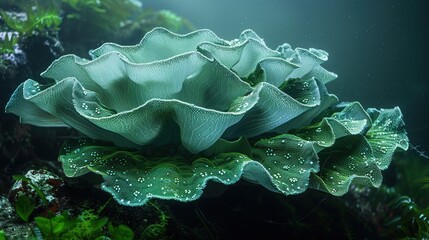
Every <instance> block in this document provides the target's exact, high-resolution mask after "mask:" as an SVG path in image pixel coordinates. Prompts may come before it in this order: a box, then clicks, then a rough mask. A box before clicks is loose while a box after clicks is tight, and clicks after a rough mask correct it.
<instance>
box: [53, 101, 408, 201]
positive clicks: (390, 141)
mask: <svg viewBox="0 0 429 240" xmlns="http://www.w3.org/2000/svg"><path fill="white" fill-rule="evenodd" d="M330 110H332V109H329V111H330ZM336 110H338V112H334V113H333V114H329V116H326V117H323V118H321V120H320V121H318V122H317V123H314V124H312V125H309V126H306V127H303V128H300V129H297V130H295V131H293V132H292V131H291V132H290V133H288V134H280V135H277V136H274V137H271V138H268V139H260V140H258V141H257V142H256V143H254V144H249V142H247V140H246V139H245V138H241V139H239V140H237V141H235V142H228V141H225V140H222V139H221V140H219V141H218V142H216V144H214V145H213V146H212V147H211V148H209V149H208V150H207V151H206V152H205V153H204V154H199V155H191V156H189V155H183V154H180V153H179V152H180V151H179V152H177V151H176V150H173V152H171V153H168V150H166V149H158V152H157V151H155V152H154V151H153V149H152V150H149V151H148V152H151V153H150V154H145V153H142V152H137V151H130V150H129V149H123V148H118V147H116V146H112V145H110V144H107V143H100V142H96V141H94V140H90V139H79V140H69V141H67V142H66V143H65V145H64V147H63V149H62V151H61V155H60V157H59V160H60V161H61V162H62V164H63V168H64V172H65V174H66V175H67V176H69V177H77V176H80V175H83V174H86V173H88V172H94V173H96V174H100V175H101V176H102V177H103V179H104V182H103V183H102V189H103V190H105V191H107V192H109V193H110V194H112V196H113V197H114V198H115V199H116V200H117V201H118V202H119V203H121V204H124V205H129V206H141V205H144V204H145V203H146V202H147V201H148V200H150V199H152V198H156V199H173V200H177V201H183V202H187V201H193V200H196V199H198V198H199V197H200V196H201V195H202V193H203V189H204V188H205V187H206V184H207V182H208V181H209V180H212V181H215V182H219V183H222V184H226V185H229V184H233V183H235V182H237V181H238V180H239V179H240V178H243V179H245V180H248V181H250V182H253V183H258V184H261V185H262V186H264V187H266V188H267V189H269V190H271V191H274V192H279V193H281V194H283V195H291V194H299V193H302V192H304V191H306V190H307V189H308V188H314V189H318V190H322V191H326V192H329V193H330V194H333V195H335V196H341V195H343V194H345V193H346V192H347V191H348V189H349V187H350V185H351V184H352V183H356V184H364V185H368V186H374V187H378V186H380V184H381V181H382V175H381V170H383V169H385V168H386V167H387V166H388V165H389V163H390V161H391V158H392V154H393V153H394V152H395V151H396V150H397V149H403V150H406V149H407V148H408V138H407V136H406V132H405V130H404V123H403V121H402V114H401V112H400V110H399V108H394V109H382V110H375V109H369V110H367V111H365V110H364V109H363V108H362V106H361V105H360V104H359V103H350V104H347V105H344V106H341V107H339V108H337V109H336ZM329 111H326V112H329ZM326 112H325V113H326ZM325 113H322V116H323V115H326V114H325ZM155 149H156V148H155ZM171 150H172V149H170V151H171ZM165 152H167V153H168V154H167V155H166V154H165ZM162 153H164V155H163V154H162Z"/></svg>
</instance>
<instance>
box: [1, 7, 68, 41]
mask: <svg viewBox="0 0 429 240" xmlns="http://www.w3.org/2000/svg"><path fill="white" fill-rule="evenodd" d="M23 10H24V11H25V13H26V15H27V17H26V19H25V20H23V19H20V18H18V17H16V16H14V15H12V14H10V13H8V12H6V11H4V10H1V11H0V15H1V17H2V19H3V21H4V22H5V23H6V25H7V26H8V27H9V28H10V29H11V30H14V31H17V32H18V33H19V36H20V37H21V36H28V35H32V34H33V32H34V31H43V30H46V29H53V30H59V26H60V24H61V21H62V20H61V17H60V16H59V12H58V10H57V9H37V10H36V11H33V10H32V9H31V8H25V9H23Z"/></svg>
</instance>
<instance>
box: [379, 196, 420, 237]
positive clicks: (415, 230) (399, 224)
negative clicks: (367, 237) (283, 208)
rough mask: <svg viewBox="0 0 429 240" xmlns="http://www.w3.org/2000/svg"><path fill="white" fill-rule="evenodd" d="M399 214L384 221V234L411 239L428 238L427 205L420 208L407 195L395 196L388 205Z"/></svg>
mask: <svg viewBox="0 0 429 240" xmlns="http://www.w3.org/2000/svg"><path fill="white" fill-rule="evenodd" d="M390 207H391V208H392V209H397V211H398V213H399V215H397V217H395V218H394V219H392V220H391V221H390V222H388V223H386V225H387V226H388V227H389V228H388V229H387V231H386V232H384V234H385V235H389V234H390V235H392V236H397V237H399V236H400V237H404V238H413V239H428V238H429V206H427V207H426V208H420V207H419V206H417V204H416V203H415V202H414V201H413V200H412V199H411V198H410V197H408V196H400V197H397V198H396V199H395V200H394V201H393V202H392V203H391V205H390Z"/></svg>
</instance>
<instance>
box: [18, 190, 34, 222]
mask: <svg viewBox="0 0 429 240" xmlns="http://www.w3.org/2000/svg"><path fill="white" fill-rule="evenodd" d="M35 206H36V204H35V203H34V202H33V200H32V199H30V198H29V197H28V196H26V195H20V196H18V197H17V200H16V203H15V210H16V213H17V214H18V216H19V217H20V218H21V219H22V220H24V221H25V222H28V217H30V215H31V213H32V212H33V211H34V208H35Z"/></svg>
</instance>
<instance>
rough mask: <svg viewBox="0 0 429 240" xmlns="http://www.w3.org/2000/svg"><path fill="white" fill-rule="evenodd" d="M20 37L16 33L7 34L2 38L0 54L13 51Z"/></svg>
mask: <svg viewBox="0 0 429 240" xmlns="http://www.w3.org/2000/svg"><path fill="white" fill-rule="evenodd" d="M18 39H19V38H18V37H17V36H16V35H15V34H14V33H8V34H5V38H4V39H1V40H0V54H4V53H13V49H14V46H15V45H16V44H17V43H18Z"/></svg>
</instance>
